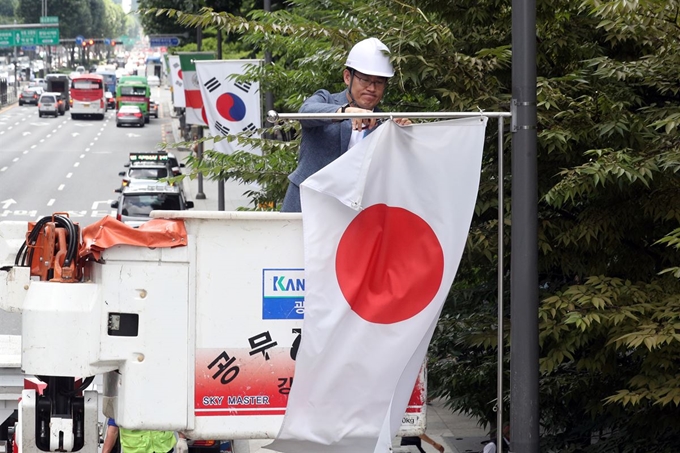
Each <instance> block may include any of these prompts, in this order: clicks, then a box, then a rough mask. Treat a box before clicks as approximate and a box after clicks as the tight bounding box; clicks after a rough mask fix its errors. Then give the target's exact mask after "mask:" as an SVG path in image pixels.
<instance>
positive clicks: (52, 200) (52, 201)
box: [47, 198, 56, 206]
mask: <svg viewBox="0 0 680 453" xmlns="http://www.w3.org/2000/svg"><path fill="white" fill-rule="evenodd" d="M55 201H56V200H55V199H54V198H51V199H50V201H48V202H47V206H52V205H53V204H54V202H55Z"/></svg>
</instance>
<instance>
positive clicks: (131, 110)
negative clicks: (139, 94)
mask: <svg viewBox="0 0 680 453" xmlns="http://www.w3.org/2000/svg"><path fill="white" fill-rule="evenodd" d="M124 125H128V126H140V127H144V114H143V113H142V110H141V109H140V108H139V107H137V106H136V105H124V106H122V107H121V108H119V109H118V113H116V127H121V126H124Z"/></svg>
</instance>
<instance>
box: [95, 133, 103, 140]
mask: <svg viewBox="0 0 680 453" xmlns="http://www.w3.org/2000/svg"><path fill="white" fill-rule="evenodd" d="M100 135H102V133H101V132H99V133H97V136H100ZM95 140H96V139H95Z"/></svg>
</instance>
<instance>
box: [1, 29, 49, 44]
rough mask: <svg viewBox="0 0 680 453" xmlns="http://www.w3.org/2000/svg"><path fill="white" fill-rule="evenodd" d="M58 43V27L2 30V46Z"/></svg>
mask: <svg viewBox="0 0 680 453" xmlns="http://www.w3.org/2000/svg"><path fill="white" fill-rule="evenodd" d="M58 44H59V29H58V28H23V29H4V30H0V47H8V46H56V45H58Z"/></svg>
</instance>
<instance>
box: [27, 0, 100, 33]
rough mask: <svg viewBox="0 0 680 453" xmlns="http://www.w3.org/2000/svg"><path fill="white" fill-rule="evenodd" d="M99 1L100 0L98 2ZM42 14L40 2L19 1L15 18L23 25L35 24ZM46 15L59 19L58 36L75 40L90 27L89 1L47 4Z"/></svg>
mask: <svg viewBox="0 0 680 453" xmlns="http://www.w3.org/2000/svg"><path fill="white" fill-rule="evenodd" d="M100 1H101V0H100ZM41 14H42V0H19V6H18V7H17V16H18V17H19V18H20V19H21V21H22V22H23V23H27V24H37V23H39V22H40V15H41ZM47 14H48V15H50V16H57V17H59V36H60V37H61V38H75V37H76V36H78V35H83V34H84V32H88V31H89V30H91V27H92V15H91V14H90V0H60V1H58V2H49V3H48V11H47Z"/></svg>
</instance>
